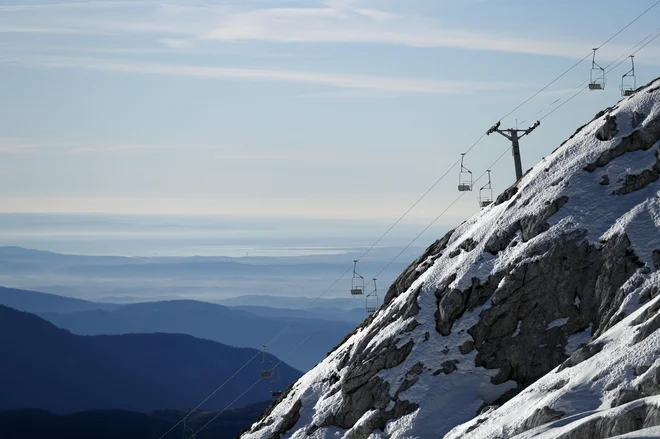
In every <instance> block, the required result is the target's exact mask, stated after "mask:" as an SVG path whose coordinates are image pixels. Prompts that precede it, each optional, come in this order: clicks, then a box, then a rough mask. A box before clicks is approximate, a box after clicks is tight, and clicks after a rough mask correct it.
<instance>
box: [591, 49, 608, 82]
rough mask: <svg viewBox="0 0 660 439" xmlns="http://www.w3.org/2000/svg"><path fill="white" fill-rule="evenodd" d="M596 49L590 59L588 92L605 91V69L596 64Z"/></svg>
mask: <svg viewBox="0 0 660 439" xmlns="http://www.w3.org/2000/svg"><path fill="white" fill-rule="evenodd" d="M596 50H598V48H597V47H596V48H595V49H594V55H593V58H592V59H591V72H590V73H589V90H605V82H606V81H605V69H604V68H602V67H601V66H599V65H598V63H596Z"/></svg>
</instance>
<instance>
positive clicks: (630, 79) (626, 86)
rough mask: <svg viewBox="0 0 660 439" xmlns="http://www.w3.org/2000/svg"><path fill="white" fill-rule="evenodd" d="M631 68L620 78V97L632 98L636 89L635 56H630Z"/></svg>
mask: <svg viewBox="0 0 660 439" xmlns="http://www.w3.org/2000/svg"><path fill="white" fill-rule="evenodd" d="M630 62H631V63H632V68H631V69H630V70H628V72H626V74H625V75H623V76H622V77H621V87H620V88H621V96H632V95H633V94H634V93H635V89H637V77H636V76H635V55H630Z"/></svg>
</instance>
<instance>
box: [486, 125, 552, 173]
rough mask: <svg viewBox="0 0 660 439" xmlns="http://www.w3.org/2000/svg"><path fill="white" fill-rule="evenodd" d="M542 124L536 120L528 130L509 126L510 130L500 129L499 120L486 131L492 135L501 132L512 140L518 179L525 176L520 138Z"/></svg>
mask: <svg viewBox="0 0 660 439" xmlns="http://www.w3.org/2000/svg"><path fill="white" fill-rule="evenodd" d="M539 125H541V122H540V121H538V120H537V121H536V122H534V124H533V125H532V126H530V127H529V128H527V129H526V130H519V129H517V128H509V129H508V130H501V129H500V122H497V123H496V124H495V125H493V126H492V127H490V129H489V130H488V131H486V135H488V136H489V135H491V134H493V133H498V134H501V135H502V136H504V137H506V138H507V139H509V140H510V141H511V153H512V154H513V164H514V166H515V167H516V181H517V180H520V179H521V178H522V176H523V173H522V160H521V158H520V142H519V140H520V139H521V138H523V137H525V136H526V135H528V134H529V133H531V132H532V131H534V130H535V129H536V128H538V126H539Z"/></svg>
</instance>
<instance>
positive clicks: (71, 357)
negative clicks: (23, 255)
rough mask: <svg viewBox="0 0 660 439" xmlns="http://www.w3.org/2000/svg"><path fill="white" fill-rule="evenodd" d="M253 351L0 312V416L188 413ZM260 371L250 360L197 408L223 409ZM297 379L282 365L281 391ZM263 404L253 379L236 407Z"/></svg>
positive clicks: (264, 390) (265, 387) (265, 395)
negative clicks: (79, 330) (75, 327)
mask: <svg viewBox="0 0 660 439" xmlns="http://www.w3.org/2000/svg"><path fill="white" fill-rule="evenodd" d="M257 353H258V351H256V350H254V349H240V348H234V347H230V346H226V345H223V344H220V343H216V342H213V341H209V340H201V339H197V338H194V337H191V336H188V335H181V334H128V335H119V336H95V337H84V336H77V335H73V334H71V333H70V332H68V331H66V330H63V329H59V328H56V327H55V326H53V325H52V324H51V323H49V322H47V321H45V320H43V319H41V318H39V317H37V316H35V315H32V314H29V313H26V312H21V311H17V310H15V309H12V308H9V307H5V306H0V359H1V361H0V389H2V391H0V410H7V409H15V408H38V409H44V410H49V411H53V412H56V413H67V412H74V411H80V410H90V409H120V410H132V411H153V410H158V409H167V408H177V407H193V406H195V405H197V404H198V403H199V402H200V401H202V400H203V399H204V398H205V397H206V396H207V395H208V394H209V393H210V392H211V391H212V390H213V389H215V388H216V387H217V386H218V385H220V384H221V383H222V382H224V381H225V380H226V379H227V378H228V377H229V376H230V375H231V374H233V373H234V371H236V370H237V369H238V368H239V367H240V366H241V365H243V364H244V363H245V362H246V361H247V360H248V359H250V358H252V357H253V356H254V355H255V354H257ZM268 358H269V359H270V360H272V361H276V358H275V357H273V356H270V355H269V356H268ZM260 368H261V364H260V362H259V361H257V360H255V361H253V362H252V363H250V364H248V365H247V366H246V367H245V369H244V370H243V371H242V372H240V373H239V374H238V375H237V376H236V377H234V378H233V379H232V380H231V381H229V382H228V383H227V385H226V386H225V387H224V388H223V389H222V390H221V391H220V392H218V393H217V394H216V395H215V396H214V397H213V398H211V399H209V401H207V403H205V404H204V406H203V408H205V409H209V410H217V409H222V408H224V407H225V406H226V405H227V404H229V403H230V402H232V401H233V400H234V399H235V398H236V397H237V396H239V395H240V394H241V393H242V392H243V391H244V390H245V389H246V388H248V387H249V386H250V385H252V384H253V383H254V382H255V381H256V380H258V379H259V374H260ZM300 376H301V373H300V372H299V371H297V370H295V369H293V368H291V367H290V366H288V365H286V364H282V367H281V379H282V386H281V387H285V386H287V385H288V384H289V383H290V382H292V381H294V380H296V379H297V378H299V377H300ZM269 398H270V393H269V384H268V383H267V382H265V381H261V382H259V383H258V385H257V386H256V387H255V388H254V389H252V390H251V391H250V392H248V393H247V394H246V395H245V396H244V397H242V398H241V399H240V400H239V401H238V403H237V404H238V405H239V406H240V405H246V404H249V403H253V402H258V401H263V400H266V399H269Z"/></svg>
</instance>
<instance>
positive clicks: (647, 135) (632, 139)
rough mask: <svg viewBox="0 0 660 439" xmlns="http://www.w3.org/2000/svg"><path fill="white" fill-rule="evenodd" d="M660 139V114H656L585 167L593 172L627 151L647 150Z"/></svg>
mask: <svg viewBox="0 0 660 439" xmlns="http://www.w3.org/2000/svg"><path fill="white" fill-rule="evenodd" d="M658 139H660V116H656V117H655V118H654V119H653V120H651V121H648V122H647V123H646V125H644V127H642V128H641V129H639V130H637V131H633V132H632V133H631V134H630V135H628V136H626V137H624V138H622V139H621V141H620V142H618V143H617V144H615V145H614V146H613V147H612V148H610V149H608V150H607V151H604V152H603V153H602V154H601V155H600V156H599V157H598V158H597V159H596V161H594V162H592V163H589V164H588V165H587V166H586V167H585V168H584V169H585V170H586V171H588V172H593V171H595V170H596V169H598V168H601V167H603V166H605V165H607V164H608V163H609V162H611V161H612V160H614V159H615V158H617V157H620V156H622V155H623V154H625V153H627V152H634V151H640V150H643V151H646V150H648V149H649V148H651V147H652V146H653V145H654V144H655V143H656V142H657V141H658Z"/></svg>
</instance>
